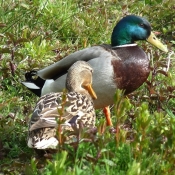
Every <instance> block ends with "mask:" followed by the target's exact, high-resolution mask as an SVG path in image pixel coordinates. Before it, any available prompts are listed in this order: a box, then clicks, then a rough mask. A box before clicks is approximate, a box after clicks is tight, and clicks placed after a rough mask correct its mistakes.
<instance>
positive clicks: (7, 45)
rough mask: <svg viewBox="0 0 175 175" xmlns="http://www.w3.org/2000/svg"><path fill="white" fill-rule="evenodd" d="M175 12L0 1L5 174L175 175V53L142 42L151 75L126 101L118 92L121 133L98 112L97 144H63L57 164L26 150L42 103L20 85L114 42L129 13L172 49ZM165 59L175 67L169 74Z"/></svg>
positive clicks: (0, 169) (162, 4)
mask: <svg viewBox="0 0 175 175" xmlns="http://www.w3.org/2000/svg"><path fill="white" fill-rule="evenodd" d="M174 9H175V5H174V3H173V2H172V1H171V0H164V1H163V0H156V1H151V0H132V1H122V2H119V1H114V0H108V1H102V0H96V1H93V2H92V1H88V0H87V1H85V2H81V1H78V0H74V1H73V0H67V1H65V0H64V1H61V0H60V1H56V0H44V1H43V0H38V1H37V0H35V1H28V0H21V1H10V0H6V1H5V0H2V1H1V2H0V70H1V71H0V90H1V91H0V174H17V175H18V174H27V175H37V174H46V175H52V174H53V175H58V174H59V175H60V174H63V173H64V174H66V175H67V174H76V175H86V174H90V173H91V174H94V175H101V174H104V175H106V174H110V175H112V174H115V175H116V174H118V175H149V174H150V175H153V174H155V175H161V174H163V175H166V174H169V175H170V174H172V175H173V174H175V166H174V163H175V162H174V157H175V107H174V106H175V99H174V98H175V93H174V90H175V81H174V79H175V72H174V66H175V63H174V60H173V58H174V55H171V54H170V53H168V54H164V53H162V52H161V51H159V50H157V49H156V48H155V47H153V46H150V45H149V44H147V43H145V42H140V43H139V45H140V46H141V47H142V48H143V49H144V50H145V51H146V52H149V53H151V54H150V56H151V66H152V72H151V74H150V76H149V78H148V81H147V82H146V83H145V84H144V85H143V86H142V87H140V88H139V89H138V90H136V91H135V92H134V93H132V94H130V95H129V96H128V97H127V98H126V97H123V96H122V95H121V94H122V93H121V92H120V91H117V92H116V96H115V99H116V100H115V101H116V102H115V105H114V106H113V110H112V111H113V113H112V115H113V116H112V119H113V123H114V127H115V128H116V129H117V130H119V126H120V132H117V133H116V134H110V132H109V128H106V127H105V126H104V116H103V114H102V111H100V110H98V111H96V113H97V117H98V120H97V128H98V134H97V138H96V139H97V140H96V141H89V142H84V143H80V144H79V147H78V148H77V149H74V148H73V147H71V146H69V145H63V146H62V147H60V148H59V149H60V151H59V153H58V154H56V155H55V156H54V158H53V159H48V158H44V159H37V158H36V157H35V153H34V151H33V150H32V149H29V148H28V147H27V145H26V136H27V123H28V121H29V119H30V115H31V113H32V109H33V107H34V105H35V102H36V100H37V97H36V96H35V95H33V94H32V93H31V92H29V91H28V90H27V89H26V88H25V87H23V86H22V85H21V83H20V82H21V81H22V80H24V73H25V72H26V71H29V70H31V69H41V68H43V67H45V66H47V65H50V64H52V63H54V62H56V61H58V60H60V59H61V58H63V57H64V56H66V55H68V54H70V53H72V52H74V51H76V50H79V49H82V48H84V47H88V46H91V45H97V44H101V43H110V36H111V32H112V29H113V27H114V25H115V24H116V22H117V21H118V20H119V19H120V18H121V17H122V16H124V15H126V14H136V15H141V16H145V17H146V18H147V19H148V20H149V21H150V22H151V24H152V27H153V30H154V31H156V33H158V34H159V36H158V37H159V38H161V39H162V41H163V42H164V43H165V44H167V45H168V48H169V50H170V51H174V50H175V49H174V44H175V35H174V30H175V26H174V22H175V21H174V20H175V13H174ZM166 58H170V61H171V63H170V68H169V71H168V72H167V60H168V59H166ZM131 128H132V129H131Z"/></svg>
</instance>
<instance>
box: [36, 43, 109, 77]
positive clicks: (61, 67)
mask: <svg viewBox="0 0 175 175" xmlns="http://www.w3.org/2000/svg"><path fill="white" fill-rule="evenodd" d="M109 47H110V46H109ZM109 54H110V53H109V52H108V51H107V50H106V48H104V47H101V46H93V47H90V48H86V49H83V50H80V51H77V52H74V53H72V54H70V55H68V56H67V57H65V58H63V59H62V60H60V61H58V62H56V63H55V64H52V65H50V66H48V67H46V68H44V69H42V70H39V71H38V72H37V75H38V76H39V77H41V78H43V79H56V78H58V77H60V76H62V75H63V74H65V73H67V70H68V69H69V67H70V66H71V65H72V64H73V63H75V62H76V61H78V60H84V61H89V60H91V59H94V58H98V57H108V56H109Z"/></svg>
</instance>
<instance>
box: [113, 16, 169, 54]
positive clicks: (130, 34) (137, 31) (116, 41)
mask: <svg viewBox="0 0 175 175" xmlns="http://www.w3.org/2000/svg"><path fill="white" fill-rule="evenodd" d="M150 37H151V38H150ZM138 40H147V41H148V42H150V43H151V44H153V45H155V46H156V47H158V48H159V49H161V50H163V51H165V52H167V48H166V46H164V45H163V44H162V43H161V42H160V41H159V40H158V39H157V38H156V37H155V35H154V34H153V33H152V32H151V25H150V23H149V22H148V21H147V20H146V19H144V18H142V17H139V16H135V15H128V16H126V17H124V18H123V19H121V20H120V21H119V22H118V23H117V25H116V26H115V27H114V30H113V33H112V36H111V45H112V46H120V45H125V44H132V43H134V42H135V41H138Z"/></svg>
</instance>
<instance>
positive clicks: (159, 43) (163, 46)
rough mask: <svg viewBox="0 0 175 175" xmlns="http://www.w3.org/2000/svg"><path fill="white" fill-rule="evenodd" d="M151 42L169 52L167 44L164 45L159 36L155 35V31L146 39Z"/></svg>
mask: <svg viewBox="0 0 175 175" xmlns="http://www.w3.org/2000/svg"><path fill="white" fill-rule="evenodd" d="M146 40H147V41H148V42H149V43H151V44H152V45H154V46H156V47H157V48H158V49H160V50H162V51H164V52H168V49H167V46H165V45H163V44H162V43H161V42H160V41H159V39H157V37H156V36H155V35H154V33H153V32H151V34H150V36H149V37H148V38H147V39H146Z"/></svg>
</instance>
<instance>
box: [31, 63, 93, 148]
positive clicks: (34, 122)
mask: <svg viewBox="0 0 175 175" xmlns="http://www.w3.org/2000/svg"><path fill="white" fill-rule="evenodd" d="M83 63H85V64H84V65H83ZM81 72H85V75H84V74H81ZM89 84H92V69H91V67H90V66H89V64H88V63H86V62H84V61H79V62H77V63H75V64H74V65H73V66H72V68H71V69H70V70H69V74H68V77H67V88H68V90H69V92H68V93H61V92H60V93H54V92H53V93H49V94H46V95H44V96H42V97H41V98H40V99H39V101H38V102H37V104H36V106H35V109H34V111H33V114H32V117H31V120H30V123H29V133H28V146H29V147H31V148H36V149H55V148H56V146H57V145H58V144H59V143H58V139H57V135H56V131H57V128H58V120H60V119H61V134H63V132H66V136H65V138H64V140H65V142H67V143H71V142H75V141H76V137H75V132H74V131H75V129H76V130H78V129H80V126H79V125H80V124H81V125H82V126H83V127H85V128H86V129H90V128H93V127H94V126H95V119H96V116H95V110H94V103H93V100H92V97H94V96H95V94H93V93H90V94H88V92H89V91H87V90H86V89H87V88H86V86H88V87H89ZM75 90H76V91H77V92H76V91H75ZM79 92H80V93H79ZM90 92H91V91H90ZM91 95H92V97H91ZM93 95H94V96H93Z"/></svg>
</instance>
